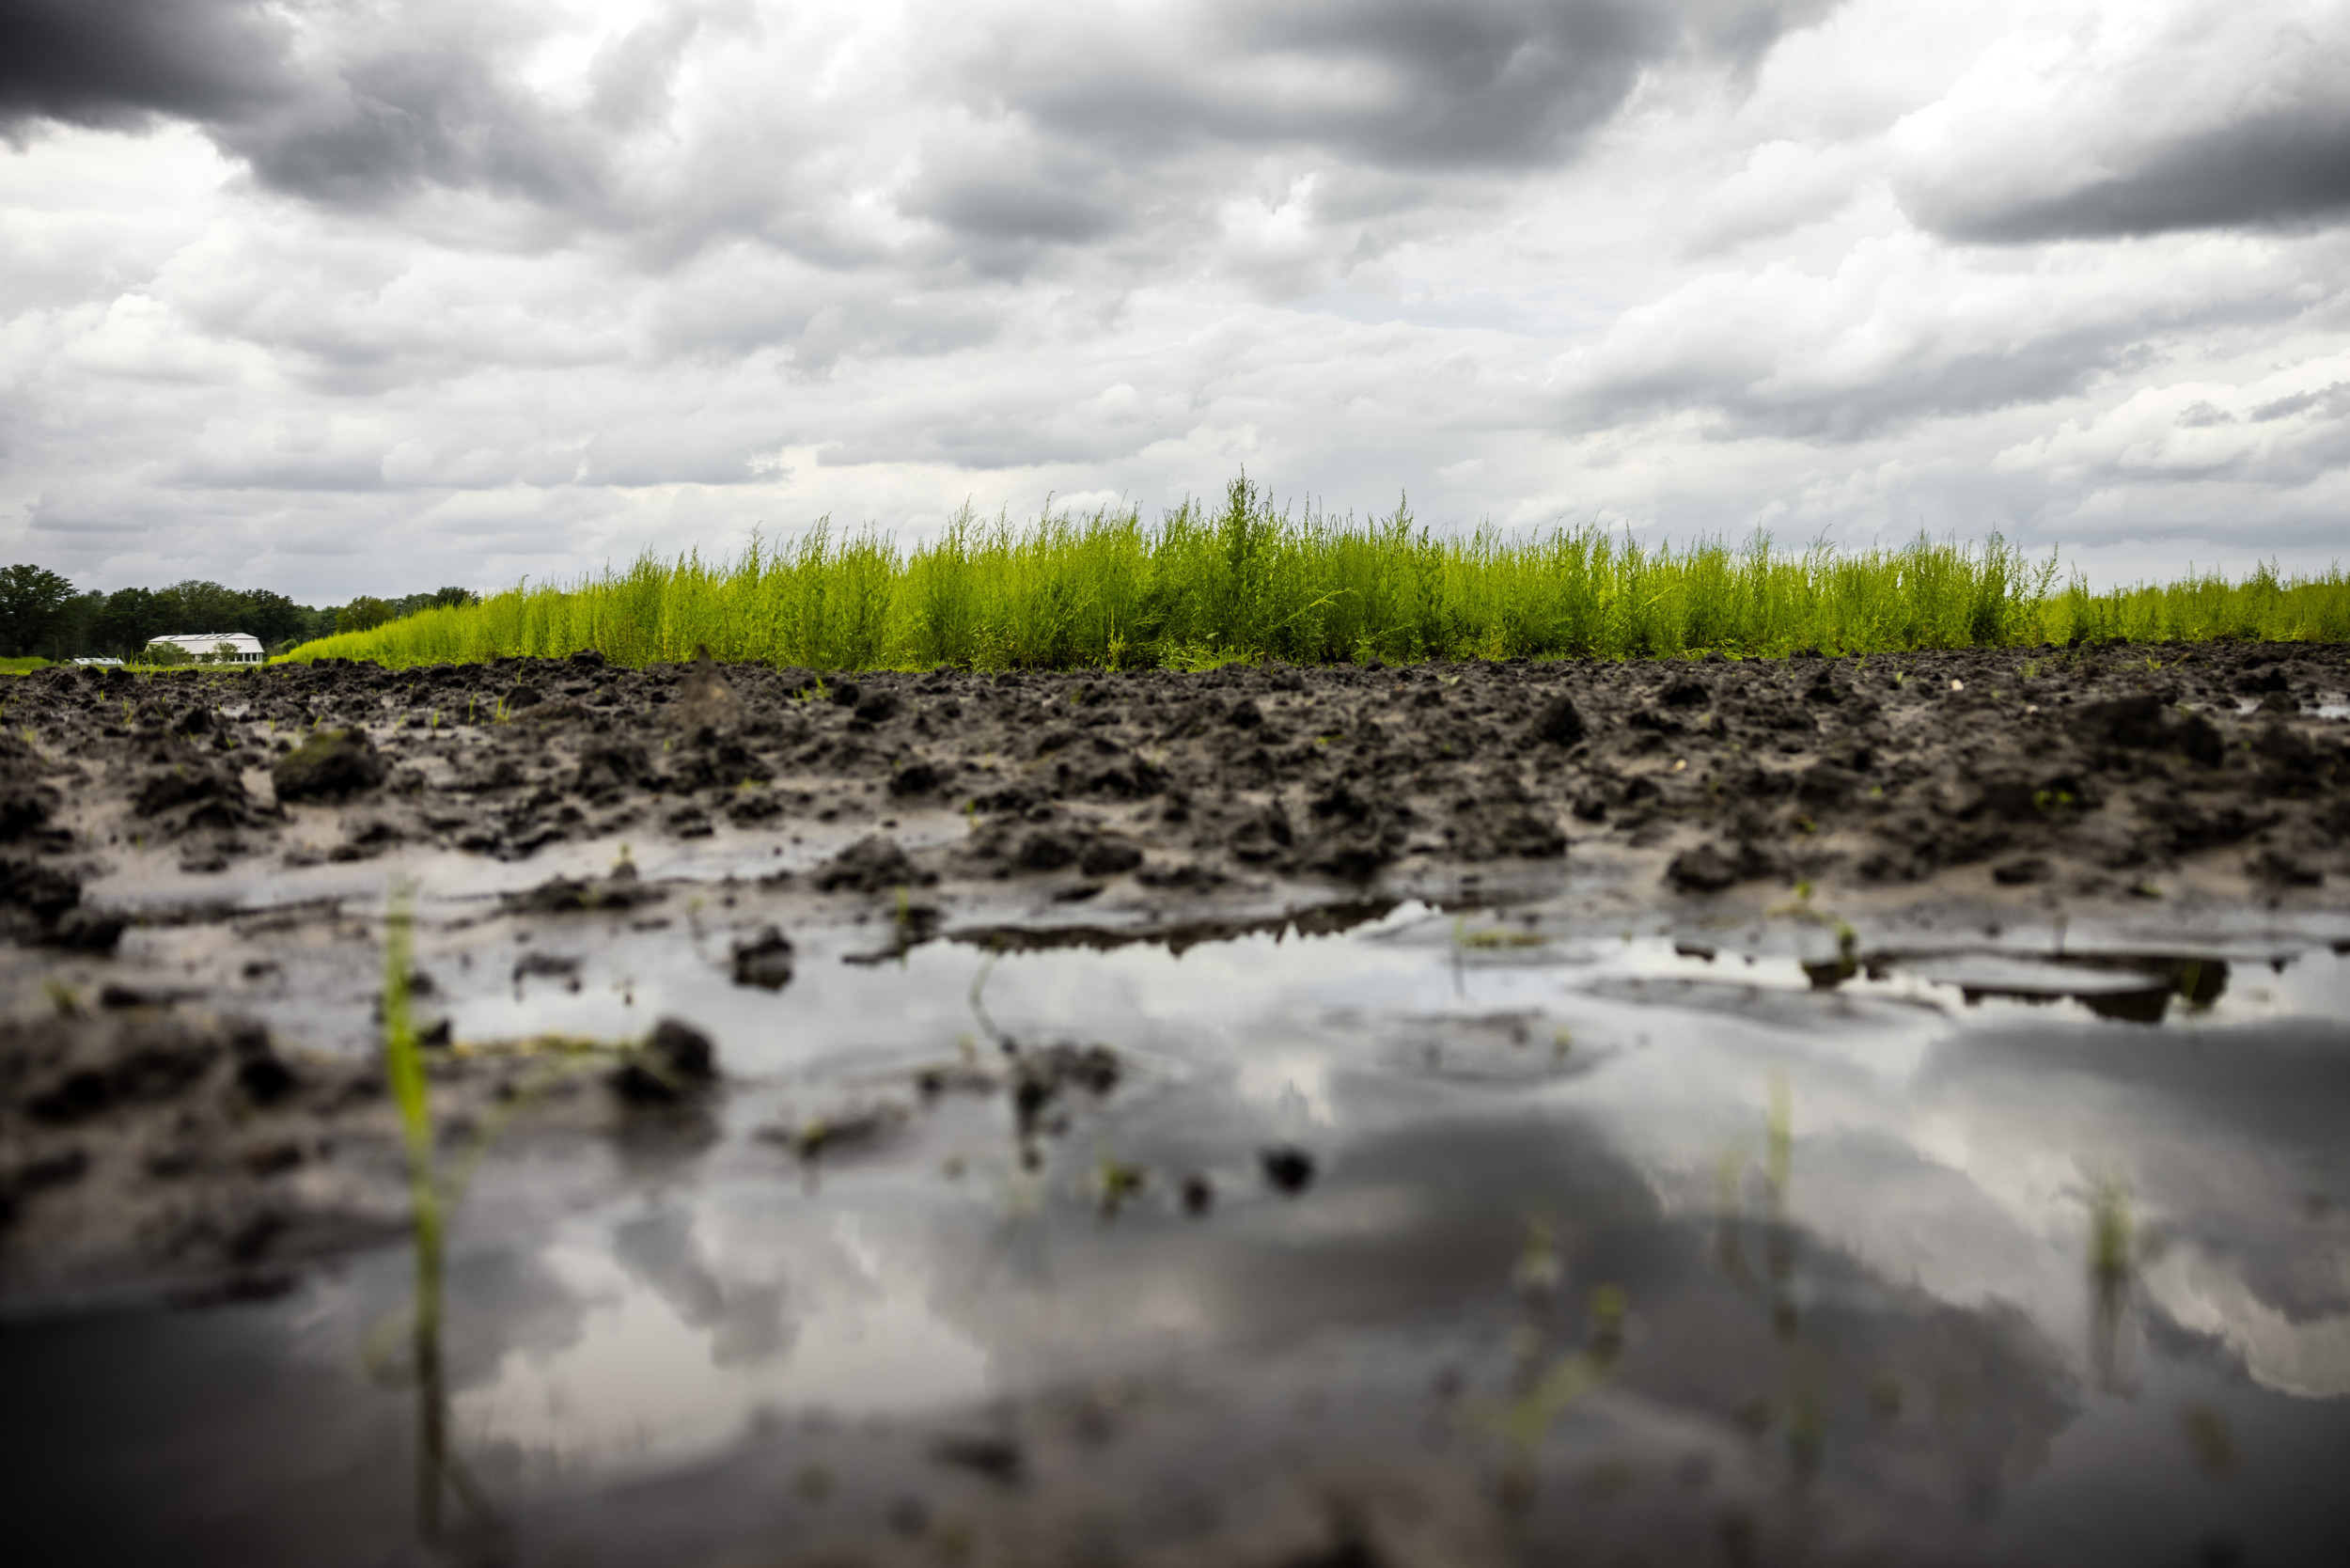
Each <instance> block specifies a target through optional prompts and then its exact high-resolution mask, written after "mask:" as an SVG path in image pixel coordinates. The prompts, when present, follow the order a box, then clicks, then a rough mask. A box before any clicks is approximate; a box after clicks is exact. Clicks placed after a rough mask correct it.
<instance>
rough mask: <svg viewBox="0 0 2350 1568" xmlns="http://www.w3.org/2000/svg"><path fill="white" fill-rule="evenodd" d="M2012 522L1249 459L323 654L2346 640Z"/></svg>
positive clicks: (1860, 646)
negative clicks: (1352, 507) (1344, 500)
mask: <svg viewBox="0 0 2350 1568" xmlns="http://www.w3.org/2000/svg"><path fill="white" fill-rule="evenodd" d="M2056 574H2057V561H2056V557H2054V556H2053V555H2051V556H2050V557H2048V558H2047V559H2046V560H2045V561H2042V562H2039V563H2036V564H2035V563H2034V562H2032V561H2030V560H2028V559H2027V558H2026V557H2025V556H2024V554H2023V552H2022V551H2021V550H2019V549H2017V548H2016V547H2014V546H2013V545H2010V544H2008V543H2007V542H2006V541H2003V540H2001V539H2000V538H1998V536H1997V535H1994V536H1993V537H1992V538H1991V539H1990V540H1989V541H1986V542H1984V543H1982V544H1980V545H1961V544H1957V543H1953V542H1949V541H1935V540H1933V539H1930V538H1927V537H1925V536H1923V535H1920V536H1919V538H1918V539H1917V540H1915V541H1912V542H1911V543H1909V544H1906V545H1904V546H1902V547H1900V548H1898V549H1891V550H1881V549H1871V550H1865V551H1857V552H1851V553H1839V552H1836V551H1831V550H1829V549H1827V548H1825V546H1821V545H1815V546H1813V547H1812V548H1811V549H1810V550H1809V551H1806V552H1805V553H1803V554H1801V555H1793V556H1791V555H1787V554H1783V553H1780V552H1778V551H1775V550H1774V549H1773V548H1772V543H1771V539H1770V536H1769V535H1767V534H1764V533H1760V532H1758V533H1757V534H1755V535H1754V537H1753V538H1751V539H1750V540H1748V541H1747V542H1746V543H1745V544H1743V545H1739V546H1732V545H1731V544H1730V543H1728V542H1726V541H1721V540H1718V539H1716V540H1699V541H1696V542H1694V543H1691V544H1689V545H1686V546H1684V547H1680V548H1674V547H1672V546H1670V545H1664V546H1651V545H1646V544H1643V543H1641V542H1639V541H1636V540H1633V539H1631V538H1629V537H1627V536H1622V535H1611V534H1609V533H1607V532H1606V531H1604V530H1602V529H1600V528H1598V527H1583V528H1559V529H1555V530H1553V531H1551V532H1550V533H1548V534H1542V535H1523V536H1512V535H1505V534H1503V533H1502V532H1501V531H1500V530H1498V529H1496V528H1493V527H1490V526H1487V527H1482V528H1479V529H1478V530H1476V531H1475V532H1473V533H1470V534H1467V535H1464V536H1440V535H1437V534H1435V533H1434V532H1432V531H1431V530H1430V529H1429V528H1427V527H1425V526H1423V525H1420V524H1418V522H1417V521H1416V520H1415V519H1414V518H1413V516H1412V514H1411V511H1410V509H1409V508H1408V506H1403V505H1399V506H1398V507H1397V509H1396V510H1395V511H1394V513H1393V514H1392V515H1390V516H1387V517H1380V518H1371V519H1368V520H1364V521H1356V520H1355V519H1354V518H1352V517H1349V518H1346V519H1344V520H1339V519H1334V518H1332V517H1330V516H1328V515H1326V514H1324V513H1320V512H1314V511H1310V510H1309V511H1308V512H1306V513H1304V514H1303V515H1302V516H1301V515H1293V514H1292V513H1290V512H1287V511H1277V510H1275V509H1274V507H1273V504H1272V502H1271V500H1270V499H1269V497H1268V496H1267V495H1266V494H1265V493H1264V492H1263V491H1261V489H1259V488H1257V487H1256V486H1254V485H1253V484H1251V483H1250V482H1249V481H1248V480H1247V479H1246V478H1240V479H1237V480H1234V481H1233V483H1232V484H1231V486H1230V489H1229V490H1228V491H1227V492H1226V494H1225V496H1224V499H1223V502H1222V504H1221V505H1220V506H1217V507H1214V508H1208V507H1202V506H1198V505H1192V504H1186V505H1184V506H1183V507H1182V508H1180V509H1178V510H1175V511H1173V512H1171V513H1168V514H1167V515H1166V516H1164V517H1162V518H1161V519H1160V521H1159V522H1158V523H1156V524H1155V525H1153V524H1146V523H1144V522H1143V520H1142V517H1141V514H1140V512H1139V510H1136V509H1127V510H1121V511H1111V510H1097V511H1095V512H1092V513H1090V514H1089V515H1086V516H1083V517H1079V516H1074V515H1072V514H1071V513H1069V512H1067V511H1059V512H1056V511H1053V510H1050V509H1049V508H1048V509H1047V510H1045V512H1044V513H1043V514H1042V515H1041V516H1040V517H1038V518H1037V519H1036V520H1035V521H1033V522H1032V523H1029V524H1027V525H1025V526H1016V525H1013V524H1011V522H1010V521H1009V520H1008V519H1007V518H1005V517H1002V516H998V517H997V518H995V520H994V521H992V522H990V521H986V520H983V519H980V518H979V517H976V516H974V515H973V514H972V512H971V511H970V510H969V509H968V508H965V509H964V510H963V511H961V512H959V513H958V514H957V515H956V516H955V518H954V519H953V520H952V521H951V522H950V523H949V524H948V526H947V528H946V529H945V531H944V532H943V533H942V534H940V536H939V537H938V538H937V539H935V540H934V541H932V542H930V543H928V544H925V545H921V546H918V547H917V548H915V549H913V550H911V551H905V550H901V549H900V548H899V547H898V545H897V544H896V543H895V542H894V541H890V540H887V539H885V538H884V537H882V536H880V535H878V534H876V533H874V532H872V531H870V530H865V531H861V532H857V533H839V532H836V531H835V530H834V528H833V527H832V526H831V525H830V523H829V521H820V522H819V523H818V524H817V525H815V526H814V527H812V528H810V529H809V530H808V531H807V533H805V534H804V535H802V536H801V537H800V539H799V540H798V541H796V542H795V543H793V544H791V545H790V546H786V547H778V546H776V545H773V544H771V543H769V542H767V541H764V540H760V539H757V538H754V539H753V541H751V544H750V546H749V548H748V549H746V550H745V551H744V553H743V554H742V555H741V556H740V557H737V558H735V559H734V560H732V561H716V562H713V561H705V560H704V559H703V558H702V557H701V556H700V555H699V554H698V552H688V553H687V554H686V555H685V556H684V557H681V558H679V559H676V560H663V559H660V558H657V557H653V556H650V555H647V556H644V557H639V558H638V559H637V560H636V561H635V562H634V563H633V564H632V565H630V566H629V567H627V568H626V569H625V570H620V571H614V570H611V569H606V570H605V571H604V572H603V573H601V574H599V575H595V576H591V577H587V578H583V579H581V580H579V581H577V582H574V583H572V584H569V585H552V584H550V585H541V586H538V587H532V586H530V585H529V584H527V583H525V584H523V585H521V586H518V587H516V588H511V589H509V590H508V591H506V592H504V593H498V594H493V595H491V596H489V597H488V598H486V599H483V600H481V601H479V602H478V603H475V604H450V605H444V606H437V607H433V608H428V609H423V610H421V611H419V612H418V613H415V614H413V615H410V616H407V617H405V618H404V619H397V620H393V621H390V622H388V623H386V624H384V625H382V626H379V627H376V628H374V629H373V630H371V631H367V632H362V633H358V634H355V635H337V636H334V637H332V638H327V639H324V640H321V641H319V642H316V643H312V644H309V645H306V646H305V647H304V648H302V649H301V650H299V651H297V653H296V654H295V656H296V657H298V658H305V659H307V658H316V657H321V656H336V657H344V658H358V659H369V660H374V661H376V662H379V663H382V664H384V665H389V666H410V665H421V664H439V663H462V662H467V661H473V660H480V659H491V658H499V657H505V656H509V655H540V656H546V655H560V654H565V653H570V652H572V651H575V650H579V649H585V648H592V649H596V650H598V651H602V652H603V654H604V655H605V656H606V657H607V658H610V659H611V660H613V661H614V662H616V663H619V664H623V665H631V666H642V665H648V664H653V663H660V662H669V661H679V660H684V659H690V658H691V657H693V655H694V651H695V648H696V647H697V645H698V644H702V643H707V644H709V646H710V649H711V651H712V652H713V653H714V654H716V655H717V656H718V657H719V658H721V659H725V660H760V661H765V662H769V663H773V664H777V665H804V666H809V667H812V668H816V669H820V670H823V669H868V668H901V669H922V668H933V667H940V666H946V667H953V668H973V669H1006V668H1062V669H1065V668H1078V667H1104V668H1113V669H1115V668H1128V667H1136V666H1167V667H1176V668H1194V669H1197V668H1206V667H1210V666H1214V665H1218V664H1224V663H1230V662H1232V661H1236V660H1248V661H1256V660H1264V659H1281V660H1285V661H1288V662H1290V663H1293V664H1301V665H1303V664H1329V663H1344V662H1349V661H1354V662H1362V661H1368V660H1371V659H1374V658H1375V659H1381V660H1386V661H1388V662H1390V663H1404V662H1411V661H1418V660H1423V659H1430V658H1449V659H1462V658H1488V659H1499V658H1512V657H1529V658H1633V657H1642V656H1648V657H1675V656H1685V655H1689V654H1694V653H1700V652H1705V651H1720V652H1723V653H1727V654H1730V655H1732V656H1735V657H1770V656H1776V655H1780V654H1785V653H1788V652H1792V651H1794V650H1797V649H1802V648H1818V649H1820V650H1822V651H1826V652H1830V653H1873V652H1892V651H1907V650H1914V649H1933V648H1959V647H1969V646H1978V645H1994V646H1998V645H2013V644H2019V643H2039V642H2065V641H2068V640H2070V639H2073V638H2076V637H2080V638H2103V637H2108V636H2129V637H2133V638H2139V639H2144V640H2170V639H2173V638H2191V639H2201V638H2213V637H2244V638H2253V637H2257V638H2264V639H2274V640H2315V639H2344V640H2350V577H2345V576H2344V575H2343V574H2342V572H2341V571H2340V570H2339V569H2335V570H2333V571H2329V572H2327V573H2326V574H2325V575H2324V576H2321V577H2310V578H2295V579H2292V580H2289V581H2288V580H2285V579H2282V578H2279V576H2278V575H2277V573H2276V572H2274V571H2273V570H2272V571H2266V572H2258V573H2255V574H2254V576H2253V577H2252V578H2250V579H2248V580H2247V581H2246V582H2244V583H2240V584H2231V583H2228V582H2226V581H2225V580H2223V579H2221V578H2219V577H2217V576H2198V577H2191V578H2189V579H2188V580H2187V581H2186V582H2184V583H2181V584H2175V585H2171V586H2169V587H2139V588H2124V589H2119V590H2116V591H2113V592H2108V593H2102V594H2101V593H2092V592H2091V591H2089V589H2088V588H2086V586H2085V585H2083V584H2082V583H2081V582H2080V581H2079V580H2078V579H2077V578H2076V579H2075V580H2074V581H2073V582H2072V583H2071V584H2070V585H2069V586H2067V587H2065V588H2061V589H2059V588H2056V587H2055V586H2054V585H2055V582H2056Z"/></svg>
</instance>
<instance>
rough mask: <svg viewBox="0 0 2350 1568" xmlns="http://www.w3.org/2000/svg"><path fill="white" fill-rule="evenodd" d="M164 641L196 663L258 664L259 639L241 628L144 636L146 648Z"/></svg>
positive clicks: (159, 644)
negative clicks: (239, 630) (230, 630)
mask: <svg viewBox="0 0 2350 1568" xmlns="http://www.w3.org/2000/svg"><path fill="white" fill-rule="evenodd" d="M165 644H168V645H170V646H171V647H173V648H177V649H178V650H180V651H181V652H182V653H185V654H186V655H187V656H188V657H189V658H191V659H194V660H196V662H197V663H198V664H227V665H258V664H259V663H260V662H261V659H262V653H261V639H260V638H258V637H257V636H253V635H249V634H247V633H244V632H187V633H182V634H180V635H178V636H170V637H149V638H148V639H147V646H148V647H149V648H156V647H161V646H163V645H165ZM224 649H226V650H227V651H226V652H224V651H223V650H224Z"/></svg>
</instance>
